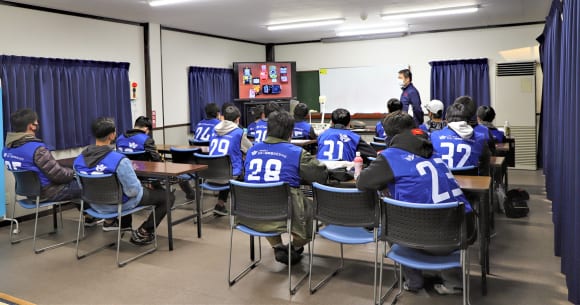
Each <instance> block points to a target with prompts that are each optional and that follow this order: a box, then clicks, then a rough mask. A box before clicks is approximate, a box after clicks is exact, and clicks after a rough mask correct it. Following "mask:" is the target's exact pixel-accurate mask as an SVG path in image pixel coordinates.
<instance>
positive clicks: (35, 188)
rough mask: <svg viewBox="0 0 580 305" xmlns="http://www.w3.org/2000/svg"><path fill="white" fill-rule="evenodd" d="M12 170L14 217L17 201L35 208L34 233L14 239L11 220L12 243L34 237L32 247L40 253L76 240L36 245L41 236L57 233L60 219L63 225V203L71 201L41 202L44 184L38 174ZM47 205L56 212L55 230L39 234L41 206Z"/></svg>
mask: <svg viewBox="0 0 580 305" xmlns="http://www.w3.org/2000/svg"><path fill="white" fill-rule="evenodd" d="M11 172H12V174H13V175H14V180H15V182H16V188H15V196H14V201H15V202H14V204H13V205H12V218H13V219H14V218H15V216H16V203H18V204H19V205H20V206H21V207H23V208H25V209H34V211H35V212H34V233H33V235H32V236H27V237H23V238H20V239H14V234H15V230H14V229H13V228H12V226H13V222H11V223H10V243H11V244H16V243H19V242H21V241H24V240H28V239H33V242H32V248H33V250H34V253H36V254H38V253H42V252H44V251H45V250H49V249H54V248H57V247H60V246H64V245H66V244H69V243H72V242H74V241H75V240H74V239H72V240H68V241H64V242H59V243H55V244H51V245H48V246H46V247H42V248H37V247H36V244H37V240H38V237H39V236H42V235H46V234H52V233H56V231H57V229H58V220H60V225H61V227H62V226H63V221H62V209H61V205H63V204H66V203H69V201H45V202H40V193H41V189H42V186H41V184H40V178H39V177H38V174H37V173H35V172H33V171H25V170H15V171H11ZM18 196H22V197H26V198H24V199H18V198H17V197H18ZM31 197H34V199H28V198H31ZM45 207H52V209H53V213H55V214H54V224H53V228H54V230H53V231H50V232H47V233H43V234H38V218H39V212H40V208H45ZM57 209H58V214H59V215H60V217H59V218H58V219H57V218H56V213H57Z"/></svg>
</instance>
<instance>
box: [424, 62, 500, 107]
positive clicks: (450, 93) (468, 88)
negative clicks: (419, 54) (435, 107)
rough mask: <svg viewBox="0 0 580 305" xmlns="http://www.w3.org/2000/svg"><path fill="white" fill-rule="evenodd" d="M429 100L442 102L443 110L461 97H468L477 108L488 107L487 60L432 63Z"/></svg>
mask: <svg viewBox="0 0 580 305" xmlns="http://www.w3.org/2000/svg"><path fill="white" fill-rule="evenodd" d="M429 64H430V65H431V99H432V100H433V99H438V100H441V101H442V102H443V104H444V105H445V109H447V106H449V105H451V104H453V101H454V100H455V99H456V98H457V97H460V96H462V95H469V96H471V97H472V98H473V100H474V101H475V103H476V104H477V106H478V107H479V106H483V105H485V106H489V102H490V99H489V95H490V89H489V67H488V65H487V58H481V59H465V60H446V61H432V62H430V63H429Z"/></svg>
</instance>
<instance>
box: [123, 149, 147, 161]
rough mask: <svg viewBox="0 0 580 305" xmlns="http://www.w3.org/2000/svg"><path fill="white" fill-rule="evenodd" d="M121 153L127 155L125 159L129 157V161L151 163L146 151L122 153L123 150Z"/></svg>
mask: <svg viewBox="0 0 580 305" xmlns="http://www.w3.org/2000/svg"><path fill="white" fill-rule="evenodd" d="M119 152H120V153H122V154H123V155H125V157H127V159H129V160H133V161H149V160H148V159H147V154H146V153H145V151H122V150H119Z"/></svg>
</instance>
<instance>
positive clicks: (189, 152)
mask: <svg viewBox="0 0 580 305" xmlns="http://www.w3.org/2000/svg"><path fill="white" fill-rule="evenodd" d="M169 151H170V153H171V162H173V163H185V164H195V159H196V158H195V156H194V155H193V154H194V153H197V152H200V151H201V149H199V148H176V147H171V148H170V149H169Z"/></svg>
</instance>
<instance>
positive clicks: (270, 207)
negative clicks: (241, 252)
mask: <svg viewBox="0 0 580 305" xmlns="http://www.w3.org/2000/svg"><path fill="white" fill-rule="evenodd" d="M230 187H231V190H232V200H231V201H232V204H231V209H230V253H229V261H228V283H229V285H230V286H233V285H234V284H235V283H237V282H238V281H239V280H240V279H241V278H242V277H244V276H245V275H247V274H248V273H249V272H250V271H251V270H252V269H254V268H255V267H256V266H257V265H258V264H259V263H260V261H261V260H262V241H261V238H262V237H274V236H279V235H280V234H281V233H280V232H261V231H257V230H254V229H251V228H249V227H247V226H245V225H243V224H239V223H236V217H242V218H244V219H247V220H250V221H286V230H287V231H286V233H288V235H289V236H291V234H292V232H291V228H292V198H291V196H290V188H289V186H288V184H287V183H284V182H276V183H246V182H240V181H235V180H230ZM234 229H235V230H238V231H240V232H243V233H245V234H248V235H250V236H258V259H257V260H252V261H251V263H250V265H248V266H247V267H246V268H245V269H244V270H243V271H242V272H240V273H238V274H237V275H236V276H235V277H234V279H233V280H232V247H233V237H234ZM291 248H292V247H288V257H291V256H292V253H291V252H292V249H291ZM307 275H308V274H305V275H303V276H302V278H300V279H299V280H298V283H297V284H296V286H294V287H292V264H288V283H289V292H290V295H294V294H295V293H296V291H297V290H298V288H300V286H302V283H303V282H304V280H305V279H306V276H307Z"/></svg>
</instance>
